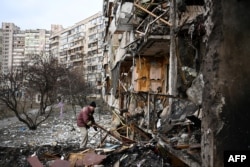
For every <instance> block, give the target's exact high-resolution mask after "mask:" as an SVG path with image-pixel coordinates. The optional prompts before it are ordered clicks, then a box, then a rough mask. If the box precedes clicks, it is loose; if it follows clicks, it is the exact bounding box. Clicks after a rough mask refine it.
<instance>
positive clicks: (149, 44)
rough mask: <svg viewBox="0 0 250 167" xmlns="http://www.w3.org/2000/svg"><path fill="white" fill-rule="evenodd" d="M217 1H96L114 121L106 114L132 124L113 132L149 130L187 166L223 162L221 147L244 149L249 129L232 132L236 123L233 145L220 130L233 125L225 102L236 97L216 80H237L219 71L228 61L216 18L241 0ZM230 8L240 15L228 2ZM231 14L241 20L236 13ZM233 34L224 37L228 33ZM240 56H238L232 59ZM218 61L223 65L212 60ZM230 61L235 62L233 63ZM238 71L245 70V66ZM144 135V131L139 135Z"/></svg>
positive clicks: (105, 86) (104, 91) (105, 92)
mask: <svg viewBox="0 0 250 167" xmlns="http://www.w3.org/2000/svg"><path fill="white" fill-rule="evenodd" d="M223 3H224V4H225V5H224V6H222V5H221V4H222V1H216V2H214V1H210V0H180V1H175V0H172V1H169V0H104V2H103V14H104V17H105V26H106V27H105V28H106V31H105V37H104V62H103V68H104V72H103V89H102V97H103V99H104V100H105V101H106V102H107V103H108V104H109V106H110V107H111V109H112V110H113V113H114V115H115V117H119V120H118V121H117V122H116V118H114V121H113V122H114V127H115V128H114V129H116V128H121V124H122V125H124V124H123V123H121V122H122V121H121V118H125V120H126V125H127V124H128V122H129V120H132V121H131V122H133V125H134V126H133V128H131V126H130V127H129V128H128V127H127V128H126V129H125V130H124V131H125V132H124V131H120V133H123V132H124V135H126V136H127V137H129V138H130V139H131V140H138V138H137V139H136V133H137V132H138V129H139V131H143V132H145V133H150V134H152V135H151V137H152V136H154V137H153V138H154V139H157V140H158V141H159V140H160V141H163V142H164V143H165V144H166V147H167V150H168V153H170V154H171V155H173V156H175V157H177V158H178V159H179V160H181V161H182V162H183V164H185V165H187V166H223V151H224V150H226V149H236V148H241V149H249V146H248V148H247V146H246V145H247V138H248V139H249V136H244V135H242V134H243V132H242V131H241V132H238V131H237V132H236V129H237V128H234V129H235V131H234V133H236V134H238V135H240V136H244V137H245V138H246V139H244V142H243V143H241V146H239V147H236V145H234V146H232V145H231V144H230V142H229V139H228V138H230V137H233V136H234V135H235V134H234V135H233V133H228V134H227V132H228V129H229V128H230V127H234V126H235V125H236V122H235V121H234V120H233V118H232V115H234V114H232V113H233V112H235V110H233V109H230V106H231V107H233V108H234V109H235V107H236V108H237V106H238V104H239V103H237V104H236V103H234V104H232V103H230V102H232V101H231V100H230V99H231V98H232V97H233V96H234V95H236V96H237V97H238V96H239V95H238V93H236V92H235V91H231V94H230V93H228V92H227V91H226V90H225V88H224V87H225V86H230V85H231V86H232V85H234V87H235V88H237V87H238V88H239V85H238V86H237V84H236V83H235V82H233V81H232V80H228V79H229V78H230V77H232V76H233V75H232V73H231V74H230V75H228V73H227V72H228V69H229V68H230V63H228V61H227V60H226V59H227V56H225V55H226V54H225V53H226V50H228V49H229V48H223V46H224V44H226V43H227V42H224V43H223V42H221V41H222V39H226V38H225V37H224V34H223V33H221V32H222V31H225V30H224V29H223V28H224V27H230V25H229V23H228V22H225V20H226V19H224V18H225V17H227V15H229V16H233V14H229V13H228V12H226V11H227V9H228V8H230V7H231V8H233V9H238V8H240V7H241V8H244V7H242V6H244V5H242V4H239V3H244V2H231V1H230V2H224V1H223ZM222 9H224V10H222ZM234 14H236V15H237V16H242V13H240V12H238V13H237V12H236V10H235V12H234ZM234 18H235V16H234ZM238 22H239V23H240V22H244V17H243V18H242V19H240V21H238ZM245 27H247V26H245ZM243 28H244V26H243ZM227 30H228V31H226V33H227V34H228V35H230V33H232V34H233V33H235V32H234V29H233V28H232V29H227ZM235 35H236V34H235ZM234 37H235V36H234ZM234 37H232V39H231V38H230V39H228V40H236V37H235V38H234ZM216 38H217V39H216ZM237 40H239V39H238V38H237ZM218 41H219V42H218ZM213 42H215V43H213ZM220 42H221V43H220ZM228 44H229V46H228V47H230V43H228ZM224 47H225V46H224ZM218 48H219V49H218ZM218 50H219V51H218ZM229 50H230V49H229ZM231 50H233V49H232V48H231ZM238 51H239V50H238ZM240 52H242V51H240ZM227 54H228V55H230V54H229V53H228V52H227ZM228 57H230V56H228ZM231 58H232V56H231ZM245 60H246V58H244V56H242V58H240V59H239V60H237V61H240V62H242V63H243V62H244V61H245ZM225 62H226V63H225ZM248 62H249V60H248ZM221 65H222V66H223V68H219V66H221ZM232 67H233V68H235V69H236V68H237V65H233V66H232ZM229 71H231V70H229ZM243 71H244V70H243ZM244 72H245V73H247V74H249V70H246V71H244ZM225 73H227V75H224V74H225ZM234 75H236V74H235V73H234ZM239 75H241V74H239ZM240 78H241V77H240ZM226 80H227V81H226ZM239 82H240V81H239ZM243 83H246V82H245V81H244V82H243ZM243 92H244V93H243ZM246 92H248V93H249V91H242V93H243V94H244V96H245V95H247V93H246ZM238 102H239V101H238ZM245 102H246V103H244V105H245V104H247V100H246V101H245ZM248 102H249V100H248ZM228 107H229V108H228ZM225 113H226V114H225ZM222 115H223V116H222ZM241 120H242V119H241ZM227 121H228V122H229V123H230V124H228V125H227V123H228V122H227ZM131 122H130V123H129V124H130V125H131ZM243 123H244V124H245V123H246V120H243ZM135 127H136V128H135ZM241 128H242V129H244V130H246V128H245V127H244V126H241ZM136 129H137V130H136ZM246 131H247V130H246ZM247 132H248V131H247ZM222 134H223V135H225V134H227V137H225V136H223V135H222ZM151 137H149V138H147V137H145V135H144V138H143V139H141V138H140V139H141V141H144V140H150V139H151ZM224 141H226V142H225V143H223V142H224ZM238 142H239V140H236V139H234V142H233V143H234V144H236V143H237V144H238V145H240V143H238ZM243 145H244V146H243ZM187 157H188V158H187Z"/></svg>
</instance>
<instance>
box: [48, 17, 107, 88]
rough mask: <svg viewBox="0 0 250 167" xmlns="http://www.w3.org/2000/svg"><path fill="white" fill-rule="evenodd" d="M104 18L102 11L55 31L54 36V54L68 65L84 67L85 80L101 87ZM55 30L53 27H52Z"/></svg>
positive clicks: (51, 52) (51, 45)
mask: <svg viewBox="0 0 250 167" xmlns="http://www.w3.org/2000/svg"><path fill="white" fill-rule="evenodd" d="M103 31H104V22H103V16H102V13H101V12H98V13H96V14H94V15H92V16H90V17H88V18H86V19H84V20H82V21H80V22H78V23H76V24H75V25H73V26H71V27H69V28H66V29H63V30H62V31H54V33H52V35H51V37H50V54H51V55H53V56H55V57H58V61H59V63H61V64H65V66H66V67H74V68H80V69H81V70H82V71H83V75H84V78H85V80H86V81H87V82H88V83H89V84H90V85H91V86H95V87H97V89H98V90H100V84H101V69H102V58H103V55H102V39H103ZM52 32H53V31H52Z"/></svg>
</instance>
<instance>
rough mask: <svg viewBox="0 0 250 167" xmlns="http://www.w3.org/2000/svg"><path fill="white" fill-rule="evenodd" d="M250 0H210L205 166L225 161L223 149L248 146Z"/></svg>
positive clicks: (207, 41)
mask: <svg viewBox="0 0 250 167" xmlns="http://www.w3.org/2000/svg"><path fill="white" fill-rule="evenodd" d="M249 6H250V2H249V1H248V0H206V7H207V8H206V9H207V10H208V12H207V16H208V17H207V22H206V29H207V34H206V37H207V38H206V44H207V45H206V46H207V48H206V49H207V50H206V55H205V57H204V60H203V62H204V63H203V76H204V83H205V85H204V86H205V88H204V92H203V104H202V107H203V119H202V154H201V156H202V166H206V167H210V166H211V167H212V166H213V167H219V166H223V151H224V150H249V149H250V134H249V131H250V130H249V118H250V112H249V104H250V86H249V82H250V68H249V65H250V57H249V53H250V47H249V43H250V22H249V19H248V18H249V16H250V10H249Z"/></svg>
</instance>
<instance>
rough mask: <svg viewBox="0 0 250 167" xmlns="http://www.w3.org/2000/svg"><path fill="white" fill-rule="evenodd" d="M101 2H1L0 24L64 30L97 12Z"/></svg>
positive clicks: (25, 27)
mask: <svg viewBox="0 0 250 167" xmlns="http://www.w3.org/2000/svg"><path fill="white" fill-rule="evenodd" d="M102 3H103V0H1V2H0V23H1V27H2V22H13V23H14V24H15V25H17V26H18V27H20V28H21V29H22V30H25V29H47V30H50V27H51V24H61V25H62V26H63V27H64V28H67V27H69V26H72V25H74V24H75V23H77V22H79V21H81V20H84V19H86V18H88V17H90V16H92V15H94V14H96V13H98V12H99V11H101V12H102Z"/></svg>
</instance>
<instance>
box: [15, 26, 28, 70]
mask: <svg viewBox="0 0 250 167" xmlns="http://www.w3.org/2000/svg"><path fill="white" fill-rule="evenodd" d="M12 46H13V50H12V68H15V67H18V66H20V65H21V62H23V61H24V48H25V32H24V31H17V32H16V33H14V34H13V45H12Z"/></svg>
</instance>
